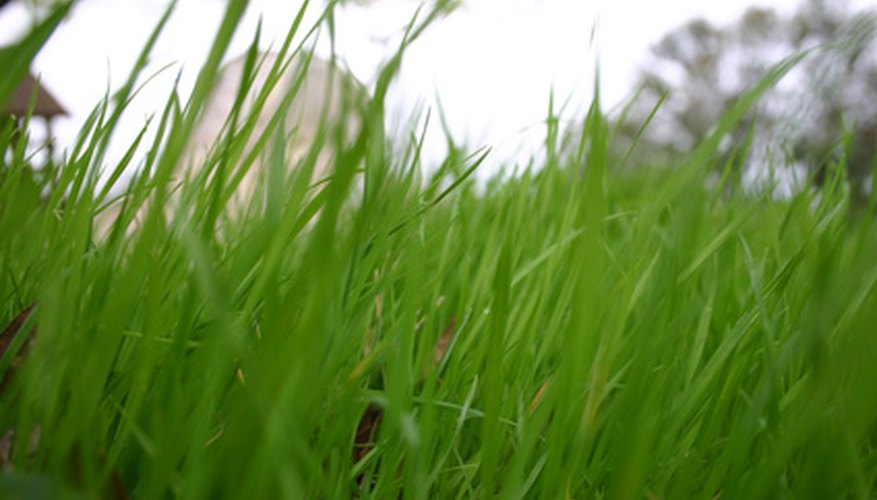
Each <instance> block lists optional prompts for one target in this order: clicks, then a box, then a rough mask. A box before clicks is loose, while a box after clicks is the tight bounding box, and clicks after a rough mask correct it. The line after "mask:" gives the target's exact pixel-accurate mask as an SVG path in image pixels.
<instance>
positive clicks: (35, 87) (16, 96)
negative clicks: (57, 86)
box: [2, 73, 67, 158]
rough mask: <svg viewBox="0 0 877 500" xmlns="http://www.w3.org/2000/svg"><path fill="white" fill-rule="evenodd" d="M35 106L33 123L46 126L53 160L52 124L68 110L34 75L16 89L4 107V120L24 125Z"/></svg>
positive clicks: (48, 146)
mask: <svg viewBox="0 0 877 500" xmlns="http://www.w3.org/2000/svg"><path fill="white" fill-rule="evenodd" d="M31 105H33V112H32V113H31V121H33V120H34V119H37V120H40V121H42V122H43V125H44V126H45V131H46V133H45V138H44V139H45V147H46V150H47V153H48V157H49V158H52V153H53V151H52V149H53V142H54V141H53V140H52V139H53V134H52V122H53V121H54V120H55V119H56V118H57V117H59V116H66V115H67V110H66V109H65V108H64V106H62V105H61V103H60V102H58V99H56V98H55V96H54V95H52V93H51V92H50V91H49V89H47V88H46V87H44V86H43V85H42V84H40V82H39V81H37V79H36V78H34V76H33V75H31V74H30V73H28V74H27V75H26V76H25V77H24V80H23V81H22V82H21V84H20V85H19V86H18V88H17V89H15V92H14V93H13V94H12V97H11V98H10V99H9V102H8V103H7V104H6V105H5V106H4V107H3V113H2V115H3V118H10V117H11V118H12V119H14V120H16V121H18V122H19V123H22V121H23V119H24V117H26V116H27V114H28V110H30V109H31Z"/></svg>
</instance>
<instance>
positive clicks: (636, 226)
mask: <svg viewBox="0 0 877 500" xmlns="http://www.w3.org/2000/svg"><path fill="white" fill-rule="evenodd" d="M242 6H243V3H242V2H236V1H233V2H232V3H231V5H230V7H229V11H228V15H227V17H226V21H225V22H224V23H223V28H222V29H221V31H220V34H219V35H218V36H217V42H216V44H215V46H214V51H213V52H212V53H211V54H212V55H211V59H210V61H209V62H208V64H207V66H206V68H205V70H204V71H203V72H202V74H201V78H200V79H199V83H198V85H197V86H196V91H195V92H194V95H193V97H192V98H191V100H189V101H187V102H185V103H184V102H182V101H181V100H180V98H179V97H178V96H177V95H172V96H171V97H170V98H169V100H168V104H167V107H166V108H165V110H164V111H163V112H162V113H160V114H159V115H157V116H156V117H155V118H154V119H153V123H152V124H151V125H150V126H154V127H155V128H156V130H157V137H156V139H155V140H154V142H153V143H152V144H144V146H145V147H146V149H147V155H146V157H145V159H144V161H143V164H142V165H141V170H140V171H141V172H142V174H140V175H138V176H135V178H134V180H133V181H132V183H131V184H130V186H129V187H128V188H127V190H126V191H125V193H124V195H122V196H121V197H120V199H119V201H120V202H121V203H123V209H122V210H121V215H120V217H119V219H118V221H117V223H116V225H115V226H114V228H113V229H112V230H111V231H110V233H109V235H108V236H107V237H106V238H103V239H102V238H98V237H96V236H95V235H94V234H93V232H92V225H93V224H92V223H93V219H94V217H95V215H96V214H97V213H99V212H100V211H101V210H103V209H105V207H106V206H107V204H108V203H110V202H112V201H114V200H112V199H111V198H110V196H109V194H108V192H109V191H107V190H98V189H96V187H97V179H98V177H99V176H98V170H99V167H100V166H101V165H102V163H103V162H104V154H103V153H104V149H105V147H106V142H107V140H108V138H109V137H110V135H111V134H112V130H113V127H114V126H115V121H116V119H117V118H118V116H119V114H120V113H122V112H124V107H125V102H126V101H127V100H128V99H129V98H130V96H131V95H132V93H133V92H134V90H135V86H134V82H135V81H136V79H137V77H138V72H139V71H141V70H142V65H141V66H139V67H138V69H137V70H135V72H134V74H132V77H131V80H130V82H129V83H128V84H126V85H125V86H124V87H123V89H122V90H121V91H120V92H119V93H118V94H116V95H115V96H113V98H110V97H108V98H107V99H105V100H104V101H103V102H101V103H99V105H98V106H97V107H96V108H95V112H94V113H93V115H92V117H91V119H90V120H89V121H88V123H87V124H86V125H85V127H84V128H83V131H82V135H81V139H80V142H79V143H78V144H77V145H76V147H75V148H74V149H73V150H72V151H70V152H69V153H68V155H67V157H66V159H65V160H64V161H63V165H62V167H63V168H62V169H61V171H62V175H61V177H60V179H58V181H57V183H58V185H57V188H56V189H55V190H54V191H52V192H50V193H49V196H48V198H47V199H46V198H44V197H42V196H41V194H40V189H22V188H21V186H22V185H24V184H26V179H27V177H28V168H27V158H26V156H25V150H24V147H23V146H21V143H20V142H19V143H17V144H18V145H17V146H16V144H14V143H12V142H11V137H12V134H11V131H10V129H8V128H7V129H5V131H4V132H3V134H0V146H2V148H0V149H2V150H4V151H5V150H7V149H12V151H11V152H10V153H8V154H7V155H6V156H5V157H4V166H3V170H2V175H0V235H2V236H0V325H7V324H8V325H9V326H8V327H5V328H4V330H3V334H2V335H3V337H2V339H0V346H2V347H3V354H2V358H0V374H2V375H3V377H4V380H5V382H4V384H3V386H2V390H0V432H2V433H3V439H2V444H3V446H2V447H0V460H2V464H3V468H4V472H3V473H2V474H0V478H2V483H0V484H2V488H3V489H2V493H0V496H2V495H3V494H5V495H6V496H8V497H11V498H37V497H40V496H46V495H49V494H51V495H54V496H59V497H63V496H65V495H66V496H67V497H70V498H79V497H96V498H121V497H123V496H124V494H129V495H131V496H132V497H135V498H165V497H169V496H172V497H184V498H220V497H227V498H276V497H285V498H348V497H356V498H398V497H400V496H403V497H405V498H426V497H434V498H461V497H462V498H468V497H493V496H499V497H502V498H535V497H541V498H594V497H596V498H603V497H605V498H643V497H646V498H784V497H789V498H818V499H822V498H832V497H844V498H846V497H852V498H873V496H874V495H875V491H877V485H875V480H877V451H875V447H877V363H874V359H875V356H877V336H875V335H874V331H875V330H874V326H873V325H875V324H877V295H875V286H877V261H875V259H874V255H877V229H875V224H874V221H873V219H872V215H871V214H872V213H873V211H868V212H864V213H863V212H855V211H853V210H852V209H851V208H850V205H849V197H848V195H847V193H846V191H845V189H844V185H845V184H844V179H843V174H842V172H843V170H842V168H841V169H838V170H837V172H838V174H837V177H836V178H835V180H834V182H833V183H828V185H827V186H825V187H824V188H823V189H822V190H820V191H818V192H817V191H815V190H802V191H800V192H798V193H796V194H795V195H794V196H792V197H791V198H789V199H776V198H773V197H771V196H769V195H766V194H765V195H760V194H753V193H752V192H751V191H747V190H745V189H742V188H740V186H732V188H734V189H712V188H707V187H705V186H707V185H708V184H707V182H706V179H707V177H708V176H709V175H711V173H712V172H714V171H715V162H716V161H718V160H717V158H719V155H717V154H716V148H717V145H718V138H719V137H718V135H716V136H714V138H713V139H710V140H708V141H707V142H705V143H704V144H703V145H701V146H700V147H699V148H698V149H697V150H695V151H693V152H692V154H691V156H690V159H689V160H687V161H684V162H682V163H681V164H680V165H678V166H675V167H673V168H655V167H649V166H647V165H642V166H636V168H627V169H625V170H623V171H622V170H619V169H614V168H612V167H613V165H614V164H615V163H616V159H615V158H614V156H613V155H611V154H610V152H609V148H608V144H609V141H610V140H611V137H610V133H609V127H608V124H607V121H606V118H605V116H604V115H603V113H602V112H601V110H600V108H599V104H597V102H595V104H594V105H593V106H592V109H591V110H590V112H589V114H588V116H587V118H586V119H585V120H584V126H583V127H582V130H583V133H582V144H583V145H584V147H582V148H581V150H580V152H579V154H573V155H569V154H562V153H561V151H560V148H559V147H558V145H557V144H556V142H557V141H556V135H553V134H549V140H548V141H547V142H546V148H547V149H548V154H546V158H548V160H547V162H546V164H545V165H541V166H540V167H541V168H538V169H533V170H530V171H526V172H524V173H523V174H522V175H520V176H517V177H514V178H506V179H499V178H497V179H493V180H491V181H489V182H488V183H487V184H486V185H485V186H482V187H479V186H477V185H476V184H475V182H474V181H473V180H472V179H471V174H472V172H473V170H474V169H475V168H477V165H478V163H479V161H480V160H481V159H482V158H483V154H489V153H484V152H477V153H476V154H474V155H471V156H467V155H466V154H465V153H463V152H461V151H458V150H452V151H451V153H450V154H449V156H448V159H447V160H446V162H445V163H444V164H443V166H442V168H441V169H439V171H438V172H437V173H436V174H434V175H433V176H432V177H430V178H428V179H425V180H421V179H420V174H418V168H419V167H418V161H417V158H418V151H419V147H418V144H419V143H418V139H417V136H416V134H415V135H414V136H413V139H412V140H411V142H410V144H409V147H408V149H407V150H406V151H404V152H403V154H400V155H393V154H392V153H391V150H390V148H387V147H386V146H385V144H384V140H383V137H384V133H383V130H382V123H383V118H382V117H383V115H382V112H383V111H382V107H383V104H382V101H383V95H384V93H385V92H386V86H387V84H388V82H389V81H390V79H391V77H392V75H393V73H394V71H395V69H396V68H397V67H398V65H399V63H400V62H401V59H402V54H404V44H403V47H401V48H400V52H399V54H398V55H397V57H396V58H395V59H393V60H391V61H390V62H389V64H388V65H387V67H386V69H385V71H384V72H383V73H382V76H381V78H380V79H379V81H378V83H377V85H376V87H375V89H374V90H373V92H372V93H373V94H374V95H373V98H372V99H371V100H370V101H369V102H368V103H365V104H363V105H361V106H353V107H352V108H351V109H350V112H352V113H358V114H359V115H360V117H361V118H362V123H365V124H366V125H365V127H364V128H363V130H362V132H361V133H360V135H359V138H358V140H357V141H355V142H354V143H353V144H351V145H346V146H345V145H343V143H342V139H341V137H344V131H343V130H340V131H339V130H337V129H329V130H327V133H326V135H325V136H324V140H323V141H318V142H317V143H315V144H314V147H313V149H312V153H313V154H311V155H309V156H308V157H306V158H305V159H304V160H302V162H301V164H300V166H299V169H298V170H296V172H301V173H298V174H296V173H292V174H290V173H288V172H287V171H286V169H285V164H286V163H287V162H288V161H289V159H287V158H284V151H283V148H282V147H281V148H276V147H272V144H273V143H274V141H266V142H265V143H264V144H262V145H261V146H260V147H261V148H263V149H264V151H267V152H269V153H270V155H269V156H270V158H269V160H267V161H266V163H265V165H267V167H266V169H267V172H268V173H267V174H266V176H267V177H268V178H270V179H271V182H269V183H267V186H266V188H265V189H262V190H260V191H259V193H260V194H259V195H258V196H257V198H256V199H255V200H254V202H253V204H252V205H250V206H249V207H248V209H247V210H248V211H247V212H246V214H245V216H244V217H243V218H242V219H241V218H234V217H227V216H225V215H224V212H223V210H221V208H222V206H223V205H224V203H225V202H227V200H228V197H229V196H230V194H231V193H232V192H233V191H234V188H235V182H236V179H237V180H239V179H240V177H241V176H242V174H243V171H244V169H246V168H248V165H252V164H253V162H252V161H248V160H247V159H246V158H245V157H244V155H243V147H242V145H243V144H246V143H247V140H248V139H249V137H248V129H247V125H246V124H247V117H241V118H240V120H241V121H240V122H238V123H237V124H236V126H234V127H230V129H229V130H230V131H229V132H228V133H227V134H224V135H223V137H222V138H221V140H220V142H219V146H218V149H217V151H218V152H217V154H215V155H213V156H212V157H211V159H209V160H208V164H207V165H206V166H205V168H206V170H207V171H209V172H213V173H214V175H212V176H209V177H208V176H207V175H205V177H203V178H196V179H191V180H189V181H186V182H184V183H183V184H182V185H181V186H179V188H178V190H177V191H176V194H174V196H178V197H179V200H181V201H180V203H179V208H177V209H175V210H174V211H173V212H172V213H169V214H167V213H165V211H164V210H161V209H159V208H155V207H161V206H162V204H163V202H164V200H166V199H167V198H168V196H170V192H169V190H171V189H172V188H173V186H171V185H168V184H169V180H170V178H171V174H172V171H173V169H174V166H175V165H176V164H177V163H178V161H179V158H180V155H181V154H182V150H183V147H184V145H185V142H186V138H187V135H188V134H189V133H190V131H191V128H192V126H193V124H194V123H195V120H196V118H197V113H198V110H199V108H200V107H201V106H203V102H204V99H205V98H206V96H207V92H208V91H209V89H210V87H211V84H212V79H213V78H214V75H215V72H216V67H217V66H218V63H219V61H220V60H221V57H222V53H223V52H224V47H225V46H226V45H227V42H228V40H229V38H230V37H231V33H232V32H233V30H234V27H235V25H236V22H237V20H238V19H239V15H240V12H241V10H242ZM169 13H170V10H169ZM435 15H437V14H436V13H427V15H425V16H423V18H424V19H425V21H423V22H422V23H421V22H413V23H412V26H411V29H410V31H409V35H410V36H409V38H408V40H409V41H410V40H413V39H414V38H416V35H417V34H419V31H420V30H421V29H422V27H423V26H425V25H426V24H428V23H429V22H431V21H432V17H434V16H435ZM298 24H299V23H298V22H296V24H295V25H294V26H293V29H292V30H291V33H292V32H294V31H295V30H297V29H299V26H298ZM160 28H161V26H159V27H158V28H157V30H156V36H157V35H158V32H159V31H160ZM150 43H151V42H150ZM254 47H255V44H254ZM149 48H150V47H149V46H147V48H146V49H145V51H144V57H143V58H142V60H141V61H145V60H146V55H147V54H148V52H149ZM281 50H282V51H285V52H287V54H292V53H295V52H296V50H297V48H296V47H295V46H293V45H291V44H290V43H289V41H287V43H286V44H285V45H283V47H282V48H281ZM20 54H22V53H19V55H18V56H17V57H30V55H26V56H22V55H20ZM3 57H16V56H15V55H14V53H13V55H12V56H10V55H9V53H6V54H5V55H3ZM253 57H255V52H253ZM791 64H794V60H790V62H789V63H788V65H781V66H779V67H777V68H776V69H775V70H774V71H773V72H772V73H771V74H769V75H768V76H767V77H765V80H764V81H763V82H762V84H761V85H760V86H759V87H757V88H755V89H753V91H752V92H751V94H750V95H749V96H748V97H746V98H744V99H742V100H741V105H740V108H738V109H736V110H734V111H732V112H731V113H730V114H729V115H728V116H727V117H726V118H725V119H724V121H723V122H722V123H720V124H719V126H718V127H717V134H720V133H721V132H722V130H723V129H725V128H729V127H731V126H733V125H734V123H735V122H736V121H737V120H739V119H740V118H741V117H742V114H743V113H744V112H745V110H746V107H747V106H749V105H751V102H753V101H754V100H755V99H757V97H758V95H759V94H760V93H761V92H763V91H764V89H766V88H767V87H769V86H770V85H772V84H773V83H774V82H775V81H776V80H777V79H778V78H780V77H781V76H782V74H783V73H784V71H787V68H788V67H789V65H791ZM279 70H280V68H278V71H279ZM0 88H3V87H2V86H0ZM232 114H233V115H234V114H235V113H234V112H233V113H232ZM554 118H555V117H554V112H553V111H549V118H548V120H549V123H553V122H554V121H556V120H554ZM278 127H280V125H279V123H278ZM277 133H278V134H282V133H283V131H282V130H279V131H277ZM276 136H277V135H276V134H275V135H274V137H276ZM143 137H145V136H143ZM143 140H144V139H138V144H139V142H140V141H143ZM333 147H334V148H336V149H340V152H338V154H337V161H336V162H335V166H334V172H333V175H332V176H331V177H330V178H329V179H328V180H327V181H326V182H323V183H319V184H318V185H316V186H312V185H311V179H310V170H311V169H313V168H314V161H315V158H316V153H317V152H318V151H319V150H320V149H321V148H333ZM253 160H255V159H253ZM126 163H127V161H125V160H123V161H122V162H120V164H119V165H114V166H113V167H114V169H115V170H116V173H117V174H119V173H121V172H122V171H123V170H125V169H128V168H133V167H131V166H129V165H127V164H126ZM227 169H231V170H227ZM360 171H362V172H364V174H363V176H364V182H363V185H362V188H361V190H362V192H361V198H362V201H361V203H359V204H357V205H356V206H354V207H351V206H350V204H349V203H348V202H347V201H346V200H347V199H348V198H349V196H350V192H351V191H352V190H354V189H358V188H355V187H354V186H355V185H356V182H355V181H354V178H355V177H357V176H359V172H360ZM232 174H236V175H232ZM237 174H239V175H237ZM113 177H115V178H118V175H114V176H113ZM147 200H151V201H147ZM139 210H144V211H145V213H146V217H145V218H144V220H143V221H142V223H135V222H133V220H134V215H135V214H136V213H137V212H138V211H139ZM312 218H313V221H312V222H308V221H309V220H312ZM31 305H33V309H28V308H29V307H30V306H31ZM16 495H18V496H16ZM28 495H31V496H28Z"/></svg>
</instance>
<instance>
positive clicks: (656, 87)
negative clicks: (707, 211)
mask: <svg viewBox="0 0 877 500" xmlns="http://www.w3.org/2000/svg"><path fill="white" fill-rule="evenodd" d="M875 26H877V16H875V13H874V12H871V11H858V12H855V11H852V10H851V9H849V8H848V6H847V5H846V4H845V3H844V2H842V1H837V0H830V1H829V0H807V1H805V2H804V3H803V4H801V5H800V6H799V7H798V9H797V10H796V11H795V12H793V13H791V14H790V15H781V14H780V13H778V12H777V11H775V10H773V9H766V8H751V9H749V10H747V11H746V12H745V13H744V14H743V15H742V16H741V17H740V18H739V19H738V20H737V21H736V22H734V23H732V24H730V25H728V26H715V25H713V24H711V23H709V22H708V21H706V20H703V19H694V20H692V21H689V22H688V23H686V24H685V25H683V26H682V27H680V28H679V29H677V30H675V31H673V32H671V33H669V34H667V35H666V36H665V37H664V38H663V39H662V40H661V41H660V42H658V43H657V44H656V45H655V46H654V47H653V48H652V51H651V55H650V58H649V59H648V61H647V63H646V64H645V65H644V67H643V69H642V70H641V73H640V76H639V84H638V88H639V89H640V94H639V96H638V98H637V100H636V101H635V102H634V104H633V105H632V107H631V108H630V111H629V113H628V114H627V115H626V116H625V117H624V119H623V120H621V123H619V124H618V126H619V130H620V131H621V134H620V136H619V138H620V139H626V140H627V142H628V144H629V143H630V141H631V140H632V138H633V137H634V136H635V133H636V131H637V129H638V128H639V126H640V125H641V124H642V123H644V121H645V120H646V119H647V117H648V116H649V114H650V113H651V111H652V110H653V109H654V107H655V106H656V104H657V103H659V102H660V101H661V100H662V99H664V101H663V103H662V104H661V106H660V108H659V111H658V113H657V114H656V115H655V117H654V120H653V122H652V123H651V124H650V126H649V127H648V128H647V129H646V131H645V133H644V135H643V137H642V138H641V140H640V145H639V146H638V149H639V151H640V154H641V155H642V154H643V153H647V154H648V157H649V158H655V157H656V156H655V155H656V154H661V153H663V154H665V155H666V154H672V153H673V152H684V151H690V150H691V148H692V147H693V146H694V145H696V144H697V143H699V142H700V141H701V140H703V139H704V138H705V137H706V135H707V134H709V132H710V131H711V127H712V126H713V125H714V124H715V123H716V121H717V120H718V119H719V118H720V117H721V116H722V114H723V113H724V112H725V111H726V110H727V109H728V107H729V106H730V105H731V104H733V103H734V102H735V100H736V99H737V98H738V97H739V96H740V95H741V94H742V93H744V92H745V91H746V90H747V89H749V88H751V87H752V86H754V85H755V84H756V83H757V82H758V81H759V79H760V78H761V77H762V76H763V75H764V74H765V72H766V71H767V70H768V69H769V68H770V67H771V66H773V65H774V64H776V63H778V62H779V61H780V60H782V58H784V57H787V56H789V55H791V54H795V53H797V52H800V51H803V50H808V49H812V51H811V52H810V53H809V55H808V57H807V58H805V59H804V61H803V62H802V63H801V64H800V65H799V66H798V67H797V68H796V69H795V70H794V71H793V72H792V73H791V74H790V75H788V76H787V77H786V78H785V79H784V80H783V81H782V82H781V83H780V84H779V85H778V86H777V87H776V88H774V89H773V90H772V91H770V92H769V93H768V94H767V95H766V96H765V98H764V99H762V101H761V103H760V104H759V106H758V107H757V108H756V109H755V110H754V111H753V113H752V114H751V116H750V117H749V119H748V120H746V121H745V122H744V123H743V124H741V127H740V130H739V131H738V137H732V138H729V140H727V141H726V142H725V146H726V150H730V149H731V148H732V147H733V146H734V145H735V144H740V143H741V142H742V140H741V137H742V136H745V134H746V133H747V132H748V130H749V128H750V127H751V126H756V127H757V133H756V134H755V135H754V137H755V141H754V143H753V147H752V148H750V150H749V155H748V157H747V158H746V159H745V162H746V165H748V166H753V165H757V164H760V165H765V164H773V165H783V164H785V165H798V166H804V167H806V168H808V169H809V171H810V172H811V173H813V174H814V179H815V181H816V182H817V184H818V183H820V182H821V181H822V176H823V172H824V170H825V167H826V166H827V165H830V164H832V162H836V161H838V160H839V158H840V157H841V152H842V151H846V152H847V153H848V154H847V155H846V160H847V166H848V170H849V175H850V179H851V180H852V181H853V183H854V185H856V187H857V188H862V184H863V181H864V180H865V179H866V177H867V175H868V173H869V172H871V170H872V165H873V161H874V157H875V151H877V134H875V132H877V57H875V54H874V52H875V51H874V48H875V47H874V45H875V43H874V38H875V31H877V29H875ZM735 139H736V140H735ZM844 144H845V145H846V146H845V147H844ZM640 146H641V148H640ZM622 147H625V146H624V145H622ZM658 157H659V158H660V157H661V156H658Z"/></svg>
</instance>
